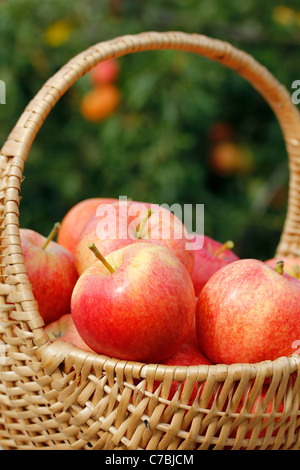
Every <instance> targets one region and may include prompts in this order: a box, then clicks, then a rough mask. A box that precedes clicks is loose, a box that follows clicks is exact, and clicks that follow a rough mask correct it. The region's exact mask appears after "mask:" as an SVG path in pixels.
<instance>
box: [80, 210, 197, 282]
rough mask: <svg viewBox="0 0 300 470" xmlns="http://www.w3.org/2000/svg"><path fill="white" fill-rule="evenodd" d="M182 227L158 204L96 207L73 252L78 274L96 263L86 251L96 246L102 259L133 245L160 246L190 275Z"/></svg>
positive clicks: (191, 262)
mask: <svg viewBox="0 0 300 470" xmlns="http://www.w3.org/2000/svg"><path fill="white" fill-rule="evenodd" d="M189 240H190V236H189V234H188V232H187V230H186V228H185V226H184V224H183V223H182V222H181V221H180V220H179V218H178V217H176V216H175V215H174V214H173V213H172V212H171V211H169V210H167V209H165V208H164V207H162V206H159V205H158V204H150V203H146V202H135V201H118V202H115V203H113V204H109V205H106V206H105V205H101V206H99V210H98V211H97V215H96V216H94V217H92V219H91V220H90V221H89V222H88V224H87V225H86V227H85V228H84V230H83V231H82V233H81V235H80V237H79V241H78V243H77V246H76V250H75V265H76V268H77V271H78V274H79V275H80V274H82V273H83V271H84V270H85V269H86V268H87V267H89V266H91V264H93V263H94V262H95V257H94V256H93V254H92V253H91V251H90V250H89V249H88V246H89V244H90V243H92V242H95V244H96V245H97V247H98V249H99V251H100V252H101V253H102V255H103V256H106V255H107V254H109V253H111V252H112V251H116V250H118V249H120V248H123V247H125V246H128V245H131V244H133V243H139V242H141V241H142V242H146V243H155V244H157V245H161V246H163V247H165V248H167V249H168V250H170V251H171V252H172V253H173V254H175V255H176V256H177V257H178V259H179V260H180V261H181V262H182V263H183V264H184V266H185V267H186V268H187V270H188V271H189V273H191V272H192V269H193V265H194V251H193V249H192V248H191V246H190V245H191V244H190V243H189Z"/></svg>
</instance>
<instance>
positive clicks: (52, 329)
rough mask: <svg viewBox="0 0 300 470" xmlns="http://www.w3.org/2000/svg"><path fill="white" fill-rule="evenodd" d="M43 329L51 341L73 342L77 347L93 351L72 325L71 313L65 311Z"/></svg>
mask: <svg viewBox="0 0 300 470" xmlns="http://www.w3.org/2000/svg"><path fill="white" fill-rule="evenodd" d="M45 331H46V333H47V334H48V336H49V338H50V339H51V340H52V341H55V340H57V339H61V340H62V341H65V342H66V343H71V344H73V345H74V346H76V347H77V348H79V349H83V350H85V351H90V352H93V351H92V349H91V348H89V347H88V345H87V344H85V342H84V341H83V339H82V338H81V336H80V334H79V333H78V331H77V329H76V327H75V325H74V322H73V318H72V315H71V314H70V313H66V314H65V315H62V316H61V317H60V318H59V319H58V320H56V321H54V322H52V323H49V324H48V325H47V326H46V327H45Z"/></svg>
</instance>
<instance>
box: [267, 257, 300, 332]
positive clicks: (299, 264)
mask: <svg viewBox="0 0 300 470" xmlns="http://www.w3.org/2000/svg"><path fill="white" fill-rule="evenodd" d="M280 259H281V260H282V261H283V262H284V271H285V272H286V273H287V274H289V275H290V276H293V277H295V278H296V279H299V278H300V258H297V257H290V258H288V257H283V258H280ZM277 261H278V259H276V258H272V259H269V260H267V261H265V263H266V264H267V265H268V266H271V267H272V268H275V266H276V263H277ZM299 339H300V338H299Z"/></svg>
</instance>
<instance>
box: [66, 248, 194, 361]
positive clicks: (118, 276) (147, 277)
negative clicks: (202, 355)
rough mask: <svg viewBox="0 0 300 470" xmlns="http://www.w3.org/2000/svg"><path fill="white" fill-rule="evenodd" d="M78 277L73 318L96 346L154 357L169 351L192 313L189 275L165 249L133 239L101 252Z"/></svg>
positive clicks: (116, 353)
mask: <svg viewBox="0 0 300 470" xmlns="http://www.w3.org/2000/svg"><path fill="white" fill-rule="evenodd" d="M90 248H91V249H93V251H94V253H96V254H97V256H98V257H99V258H100V259H101V260H102V261H96V262H95V263H94V264H92V265H91V266H90V267H89V268H87V269H86V270H85V271H84V273H83V274H82V275H81V276H80V278H79V279H78V281H77V283H76V286H75V288H74V291H73V295H72V301H71V314H72V317H73V320H74V324H75V326H76V328H77V330H78V332H79V333H80V335H81V337H82V339H83V341H84V342H85V343H86V344H87V345H88V346H89V347H91V348H92V349H93V350H94V351H95V352H97V353H99V354H104V355H107V356H110V357H111V356H112V357H116V358H119V359H127V360H133V361H141V362H151V363H155V362H157V361H161V360H163V359H165V358H166V357H168V356H171V355H173V354H174V353H175V352H176V351H177V350H178V349H179V348H180V347H181V346H182V345H183V343H184V342H185V340H186V339H187V337H188V335H189V331H190V329H191V326H192V323H193V321H194V316H195V305H196V302H195V294H194V288H193V283H192V280H191V277H190V275H189V273H188V271H187V270H186V268H185V267H184V266H183V264H182V263H181V262H180V261H179V260H178V258H177V257H176V256H175V255H173V254H172V253H171V252H170V251H169V250H167V249H165V248H164V247H162V246H159V245H155V244H152V243H151V244H150V243H136V244H132V245H129V246H127V247H125V248H122V249H120V250H117V251H114V252H112V253H110V254H109V255H107V256H106V258H104V257H102V256H101V254H100V253H99V251H97V249H96V247H95V245H91V247H90Z"/></svg>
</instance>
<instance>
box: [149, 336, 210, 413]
mask: <svg viewBox="0 0 300 470" xmlns="http://www.w3.org/2000/svg"><path fill="white" fill-rule="evenodd" d="M160 364H163V365H169V366H184V367H189V366H195V365H196V366H199V365H207V366H209V365H212V362H211V361H210V360H209V359H208V358H207V357H206V356H205V355H204V354H203V353H202V352H201V351H200V350H199V348H198V347H197V346H194V345H192V344H190V343H189V341H186V342H185V343H184V344H183V345H182V346H181V348H180V349H179V350H178V351H176V352H175V354H173V356H171V357H169V358H168V359H165V360H164V361H162V362H160ZM184 384H185V381H184V382H183V384H182V386H181V393H182V391H183V388H184ZM158 385H159V384H158V383H156V384H155V388H157V386H158ZM178 385H179V384H178V382H176V381H175V380H174V381H173V382H172V385H171V388H170V392H169V396H168V399H169V400H172V398H173V397H174V395H175V393H176V391H177V389H178ZM198 387H199V386H198V383H195V385H194V387H193V390H192V392H191V395H190V397H189V402H188V404H189V405H191V404H192V403H193V401H194V400H195V398H196V396H197V392H198ZM202 388H203V386H201V389H202Z"/></svg>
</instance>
